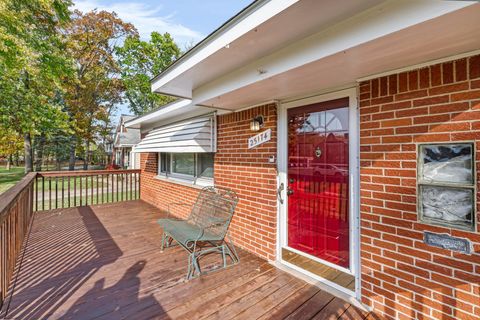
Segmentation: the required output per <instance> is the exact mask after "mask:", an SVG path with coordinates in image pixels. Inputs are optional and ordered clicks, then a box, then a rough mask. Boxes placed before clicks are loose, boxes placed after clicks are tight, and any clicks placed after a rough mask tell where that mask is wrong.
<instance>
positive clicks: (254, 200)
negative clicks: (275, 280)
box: [141, 105, 277, 260]
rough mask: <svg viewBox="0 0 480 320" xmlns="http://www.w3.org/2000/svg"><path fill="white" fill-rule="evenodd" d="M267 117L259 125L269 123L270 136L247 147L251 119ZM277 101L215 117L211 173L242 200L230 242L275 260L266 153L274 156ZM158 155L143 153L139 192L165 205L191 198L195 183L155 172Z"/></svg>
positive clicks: (272, 170)
mask: <svg viewBox="0 0 480 320" xmlns="http://www.w3.org/2000/svg"><path fill="white" fill-rule="evenodd" d="M260 114H261V115H263V116H264V117H265V126H264V128H262V129H261V131H263V130H266V129H268V128H270V129H272V140H271V141H269V142H267V143H264V144H262V145H260V146H258V147H255V148H253V149H247V139H248V138H249V137H251V136H253V135H255V134H256V133H253V132H252V131H250V129H249V123H250V121H251V120H252V118H253V117H255V116H257V115H260ZM276 122H277V115H276V107H275V105H267V106H261V107H255V108H252V109H248V110H245V111H241V112H236V113H232V114H228V115H223V116H219V117H218V118H217V123H218V131H217V139H218V143H217V153H216V154H215V161H214V176H215V184H216V185H217V186H224V187H228V188H231V189H233V190H234V191H235V192H237V194H238V196H239V198H240V201H239V203H238V206H237V209H236V211H235V216H234V218H233V220H232V224H231V226H230V232H231V235H232V237H233V241H234V243H235V244H236V245H237V246H239V247H242V248H245V249H247V250H249V251H251V252H253V253H255V254H257V255H258V256H260V257H263V258H265V259H270V260H273V259H274V258H275V243H276V228H277V224H276V217H277V207H276V174H277V172H276V164H269V163H268V161H267V160H268V156H270V155H275V156H276V152H277V149H276V145H277V142H276V135H277V133H276ZM157 166H158V159H157V155H156V154H154V153H150V154H142V157H141V169H142V174H141V179H142V180H141V183H142V188H141V198H142V199H143V200H145V201H147V202H149V203H152V204H153V205H155V206H157V207H159V208H161V209H164V210H166V209H167V204H168V203H171V202H187V203H193V202H194V201H195V198H196V196H197V195H198V191H199V189H198V188H194V187H190V186H183V185H179V184H176V183H171V182H168V181H165V180H160V179H158V178H155V175H157ZM175 214H176V215H178V216H181V217H185V216H186V215H187V214H188V207H175Z"/></svg>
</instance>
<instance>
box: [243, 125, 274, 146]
mask: <svg viewBox="0 0 480 320" xmlns="http://www.w3.org/2000/svg"><path fill="white" fill-rule="evenodd" d="M270 139H272V129H268V130H265V131H263V132H260V133H259V134H257V135H255V136H253V137H251V138H248V149H251V148H254V147H256V146H259V145H261V144H262V143H265V142H267V141H270Z"/></svg>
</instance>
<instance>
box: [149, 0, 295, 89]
mask: <svg viewBox="0 0 480 320" xmlns="http://www.w3.org/2000/svg"><path fill="white" fill-rule="evenodd" d="M298 1H299V0H270V1H269V2H267V3H266V4H264V5H263V6H261V7H260V8H254V11H253V12H252V13H250V14H249V15H248V16H246V17H244V18H243V17H239V19H240V20H239V21H238V22H237V23H236V24H234V25H233V26H231V27H230V28H229V29H227V30H225V31H223V33H221V34H220V35H218V36H216V37H215V36H214V37H213V38H212V40H210V42H207V43H206V44H205V45H204V46H201V47H200V48H198V49H197V50H196V52H193V53H192V55H191V56H190V57H188V58H186V59H185V60H184V61H181V62H179V63H178V65H176V66H174V67H173V68H172V69H171V70H169V71H167V72H165V73H164V74H163V75H161V76H160V77H158V78H157V79H155V80H154V81H153V82H152V92H156V91H157V90H158V89H160V88H161V87H163V86H164V85H166V84H168V82H170V81H171V80H173V79H175V78H176V77H178V76H179V75H181V74H182V73H184V72H185V71H187V70H189V69H190V68H192V67H193V66H195V65H196V64H198V63H199V62H201V61H203V60H204V59H206V58H207V57H209V56H210V55H212V54H214V53H215V52H217V51H218V50H221V49H222V48H225V47H226V46H227V45H229V44H230V43H232V42H233V41H235V40H236V39H238V38H240V37H241V36H243V35H244V34H245V33H247V32H249V31H250V30H253V29H255V28H256V27H258V26H259V25H260V24H262V23H264V22H265V21H267V20H269V19H271V18H272V17H274V16H275V15H277V14H279V13H280V12H282V11H283V10H285V9H287V8H288V7H290V6H291V5H293V4H295V3H296V2H298ZM183 95H184V96H187V95H186V91H184V92H183Z"/></svg>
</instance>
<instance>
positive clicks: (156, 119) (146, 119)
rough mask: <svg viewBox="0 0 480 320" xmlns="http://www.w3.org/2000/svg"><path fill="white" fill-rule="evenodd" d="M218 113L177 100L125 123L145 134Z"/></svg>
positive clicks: (190, 101)
mask: <svg viewBox="0 0 480 320" xmlns="http://www.w3.org/2000/svg"><path fill="white" fill-rule="evenodd" d="M214 111H218V110H216V109H213V108H210V107H203V106H199V105H195V104H193V103H192V100H189V99H178V100H176V101H174V102H172V103H169V104H167V105H165V106H162V107H160V108H158V109H155V110H153V111H151V112H149V113H146V114H144V115H142V116H140V117H137V118H135V119H132V120H130V121H127V122H126V123H125V126H126V127H127V128H134V129H141V132H142V133H144V132H147V131H149V130H151V129H154V128H156V127H159V126H162V125H166V124H169V123H171V122H172V120H173V121H177V120H182V119H186V118H191V117H195V116H200V115H204V114H206V113H212V112H214Z"/></svg>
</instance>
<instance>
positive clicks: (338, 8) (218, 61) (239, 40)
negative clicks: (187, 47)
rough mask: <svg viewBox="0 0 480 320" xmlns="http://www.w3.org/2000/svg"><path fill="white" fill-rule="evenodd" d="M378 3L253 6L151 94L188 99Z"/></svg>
mask: <svg viewBox="0 0 480 320" xmlns="http://www.w3.org/2000/svg"><path fill="white" fill-rule="evenodd" d="M382 1H383V0H361V1H337V0H321V1H319V0H301V1H297V0H295V1H294V0H289V1H287V0H270V1H257V2H258V3H259V4H258V5H257V6H255V4H254V5H252V8H251V10H249V11H248V12H246V13H245V14H244V15H242V14H240V15H239V16H238V17H235V18H234V19H233V22H232V25H231V26H227V27H226V28H225V30H222V32H221V33H220V34H219V35H216V34H214V35H212V36H211V39H210V40H209V39H207V41H206V44H205V45H202V44H201V45H200V48H198V49H197V50H195V51H194V52H191V53H187V54H186V55H187V56H185V57H184V58H183V59H180V61H178V62H177V63H175V64H174V65H173V66H172V67H171V68H169V69H168V70H167V71H166V72H164V73H163V74H161V75H160V76H158V77H157V78H155V79H154V80H153V81H152V90H153V91H155V92H158V93H165V94H170V95H174V96H180V97H184V98H191V97H192V90H193V89H195V88H198V87H199V86H201V85H203V84H205V83H208V82H210V81H213V80H214V79H216V78H217V77H219V76H222V75H224V74H225V73H227V72H229V71H231V70H234V69H237V68H240V67H242V66H244V65H245V64H248V63H250V62H252V61H253V60H255V59H259V58H261V57H263V56H265V55H268V54H271V53H272V52H274V51H276V50H279V49H280V48H282V47H285V46H286V45H288V44H290V43H292V42H295V41H297V40H298V39H301V38H304V37H306V36H309V35H311V34H314V33H315V32H318V30H321V29H322V28H325V27H326V26H328V25H332V24H334V23H336V22H339V21H341V20H344V19H347V18H348V17H350V16H352V15H354V14H355V13H357V12H361V11H364V10H366V9H368V8H370V7H373V6H375V5H377V4H379V3H381V2H382ZM312 12H313V13H315V14H312ZM236 18H237V19H236Z"/></svg>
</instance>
